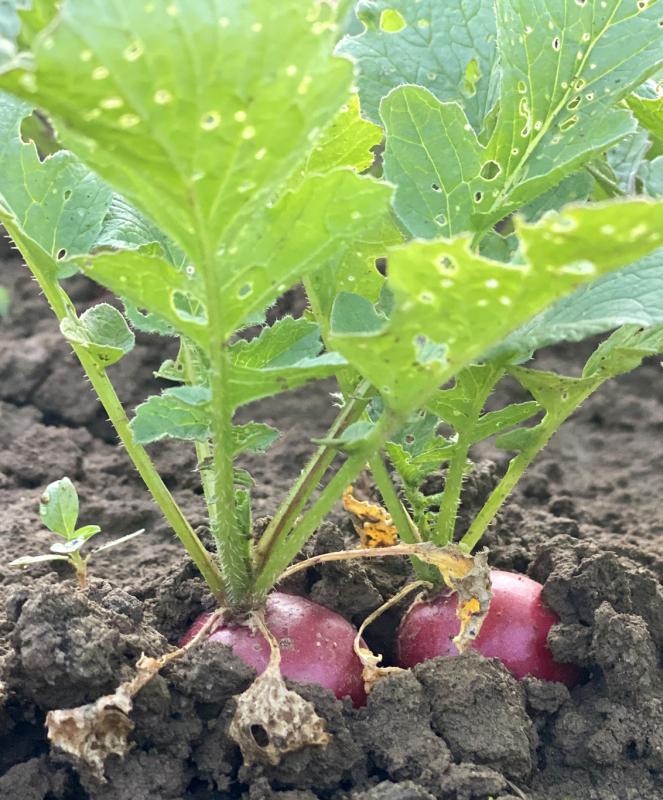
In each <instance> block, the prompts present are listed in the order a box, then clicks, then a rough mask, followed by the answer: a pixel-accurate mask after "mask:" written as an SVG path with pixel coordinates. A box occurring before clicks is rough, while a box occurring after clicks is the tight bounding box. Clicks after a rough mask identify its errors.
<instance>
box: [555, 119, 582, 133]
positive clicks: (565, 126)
mask: <svg viewBox="0 0 663 800" xmlns="http://www.w3.org/2000/svg"><path fill="white" fill-rule="evenodd" d="M577 121H578V117H575V116H574V117H569V118H568V119H565V120H564V121H563V122H560V123H559V129H560V131H569V130H571V128H572V127H573V126H574V125H575V124H576V122H577Z"/></svg>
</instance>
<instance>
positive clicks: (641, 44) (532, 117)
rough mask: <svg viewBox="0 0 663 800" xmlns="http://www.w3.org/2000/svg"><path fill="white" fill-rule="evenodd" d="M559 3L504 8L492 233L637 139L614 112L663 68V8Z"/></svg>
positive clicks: (492, 151)
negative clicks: (611, 149)
mask: <svg viewBox="0 0 663 800" xmlns="http://www.w3.org/2000/svg"><path fill="white" fill-rule="evenodd" d="M560 5H561V7H560V8H559V13H558V14H551V9H550V7H549V6H548V4H547V2H546V0H508V2H504V3H499V4H498V5H497V12H498V13H497V27H498V42H499V51H500V63H501V68H502V69H501V73H502V77H501V85H500V115H499V119H498V122H497V125H496V127H495V132H494V134H493V136H492V138H491V140H490V142H489V143H488V146H487V151H486V155H487V157H488V158H489V159H493V160H494V161H496V162H497V163H498V164H499V165H500V167H501V174H500V177H499V181H498V182H497V184H493V185H492V186H487V187H486V189H485V190H484V191H483V200H482V202H481V205H480V208H479V211H480V212H481V213H482V214H485V216H486V220H485V226H484V227H487V226H488V224H489V221H490V220H497V219H499V218H500V217H503V216H504V215H505V214H506V213H507V212H509V211H511V210H513V209H515V208H518V207H519V206H520V205H522V204H523V203H524V202H526V201H528V200H530V199H532V198H533V197H534V196H536V195H537V194H540V193H541V192H542V191H545V190H546V189H548V188H550V187H551V186H554V185H555V184H556V183H558V182H559V180H560V179H561V178H562V177H563V176H564V175H566V174H569V173H570V172H571V171H572V170H573V169H574V168H576V167H577V166H579V165H580V164H582V163H584V162H586V161H587V160H589V158H591V157H592V156H593V155H594V154H596V153H598V152H601V151H602V150H604V149H605V148H606V147H607V146H608V145H609V144H610V143H613V142H616V141H618V140H619V139H620V138H621V137H622V136H624V135H625V134H627V133H629V132H630V131H631V130H632V129H633V123H632V119H631V118H630V115H629V114H628V113H627V112H626V111H624V110H621V109H616V108H615V106H616V104H617V103H618V102H619V101H620V100H621V99H622V98H624V97H626V96H627V95H628V94H629V93H630V92H631V91H632V90H633V89H634V88H635V87H636V86H639V85H640V84H641V83H642V82H643V80H644V79H645V78H646V77H647V76H648V75H650V74H651V73H653V72H654V71H655V70H656V68H657V66H658V65H659V64H661V63H663V46H662V45H663V28H661V26H660V25H659V21H660V16H661V12H660V8H659V3H658V2H647V0H645V2H641V3H640V2H633V3H625V2H622V0H604V2H602V3H593V2H576V0H565V2H563V3H562V4H560ZM521 31H522V34H521V33H520V32H521ZM617 53H618V54H619V56H618V58H617V57H616V54H617Z"/></svg>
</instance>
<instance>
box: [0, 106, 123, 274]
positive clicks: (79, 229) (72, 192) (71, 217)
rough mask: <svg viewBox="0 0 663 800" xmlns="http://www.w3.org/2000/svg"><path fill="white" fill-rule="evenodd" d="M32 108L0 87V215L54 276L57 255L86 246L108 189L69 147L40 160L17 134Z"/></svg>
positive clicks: (33, 259) (27, 252) (58, 269)
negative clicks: (44, 159) (68, 149)
mask: <svg viewBox="0 0 663 800" xmlns="http://www.w3.org/2000/svg"><path fill="white" fill-rule="evenodd" d="M31 112H32V108H31V107H30V106H28V105H26V104H25V103H22V102H19V101H18V100H15V99H14V98H12V97H9V96H8V95H6V94H4V93H1V92H0V221H2V223H3V224H4V225H5V227H6V228H7V230H8V231H9V233H10V235H11V236H12V238H13V239H14V241H15V242H16V244H17V245H18V246H19V247H20V249H21V252H22V253H23V255H24V257H26V258H27V259H28V260H29V261H30V264H31V266H32V267H34V268H37V269H38V270H39V271H40V272H41V273H42V274H43V275H44V277H45V278H46V279H47V280H49V281H51V282H54V281H55V280H56V278H57V277H58V276H62V275H66V274H70V273H71V269H70V267H67V268H65V269H63V263H62V260H63V259H64V258H65V257H67V256H70V255H73V254H76V253H87V252H89V250H90V248H91V247H92V245H93V244H94V243H95V241H96V239H97V237H98V235H99V232H100V230H101V225H102V220H103V217H104V214H105V213H106V210H107V208H108V206H109V204H110V201H111V196H112V195H111V191H110V189H109V188H108V187H107V186H106V185H105V184H104V183H103V182H102V181H101V180H99V178H97V177H96V176H95V175H93V174H92V173H91V172H90V171H89V170H88V169H87V168H86V167H85V166H84V165H83V164H81V163H80V162H79V161H78V159H76V158H75V157H74V156H73V155H71V153H66V152H58V153H56V154H55V155H53V156H51V157H49V158H48V159H47V160H46V161H44V162H43V163H42V162H41V161H40V160H39V156H38V155H37V151H36V149H35V146H34V144H32V143H31V142H30V143H25V142H23V141H22V139H21V133H20V129H21V122H22V121H23V119H25V118H26V117H28V116H29V115H30V113H31Z"/></svg>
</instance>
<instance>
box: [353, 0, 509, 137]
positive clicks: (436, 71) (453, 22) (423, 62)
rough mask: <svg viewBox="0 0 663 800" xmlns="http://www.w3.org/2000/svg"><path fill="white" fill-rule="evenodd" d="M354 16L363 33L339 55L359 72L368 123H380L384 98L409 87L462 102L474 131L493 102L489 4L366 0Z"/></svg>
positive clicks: (492, 37) (493, 47) (476, 1)
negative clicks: (351, 59) (361, 23)
mask: <svg viewBox="0 0 663 800" xmlns="http://www.w3.org/2000/svg"><path fill="white" fill-rule="evenodd" d="M390 12H391V13H390ZM357 13H358V15H359V18H360V19H361V21H362V22H363V23H364V25H365V31H364V32H363V33H362V34H361V35H359V36H356V37H352V38H347V39H344V40H343V41H342V42H341V45H340V51H341V52H342V53H347V54H348V55H349V56H351V57H352V58H353V59H355V60H356V61H357V63H358V64H359V91H360V94H361V99H362V107H363V109H364V111H365V112H366V114H367V115H368V116H369V117H370V118H371V119H373V120H375V121H379V115H378V109H379V106H380V100H381V99H382V98H383V97H384V96H385V95H387V94H388V93H389V92H390V91H391V90H392V89H394V88H395V87H397V86H400V85H402V84H406V83H412V84H419V85H421V86H426V87H428V88H429V89H430V91H431V92H432V93H433V94H434V95H435V96H436V97H437V98H439V99H440V100H442V101H454V100H455V101H458V102H462V103H463V105H464V106H465V109H466V113H467V116H468V118H469V120H470V122H471V124H472V125H474V127H475V129H476V130H477V131H479V130H481V128H482V127H483V123H484V120H485V118H486V116H487V115H488V112H489V111H490V109H491V107H492V105H493V103H494V102H495V99H496V96H495V85H494V77H495V69H494V68H495V59H496V30H495V13H494V11H493V6H492V3H487V2H485V0H446V2H444V3H441V2H438V0H422V1H421V2H416V3H415V2H412V0H373V1H370V0H369V2H361V3H359V4H358V7H357ZM396 15H397V16H396ZM390 22H391V24H390Z"/></svg>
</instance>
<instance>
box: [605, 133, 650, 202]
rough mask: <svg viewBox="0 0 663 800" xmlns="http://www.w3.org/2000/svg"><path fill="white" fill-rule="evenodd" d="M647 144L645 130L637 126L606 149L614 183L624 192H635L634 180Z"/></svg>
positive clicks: (643, 158)
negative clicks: (633, 130)
mask: <svg viewBox="0 0 663 800" xmlns="http://www.w3.org/2000/svg"><path fill="white" fill-rule="evenodd" d="M649 146H650V141H649V137H648V135H647V131H646V130H645V129H644V128H638V129H637V130H636V131H635V133H633V134H632V135H630V136H626V137H624V139H622V141H621V142H619V144H617V145H615V146H614V147H612V148H611V149H610V150H608V152H607V154H606V156H607V161H608V164H609V166H610V168H611V169H612V171H613V173H614V175H615V178H616V181H615V183H616V185H617V186H618V187H619V189H620V190H621V191H622V192H623V193H624V194H635V189H636V183H635V181H636V178H637V177H638V172H639V171H640V168H641V166H642V163H643V161H644V160H645V154H646V153H647V151H648V150H649Z"/></svg>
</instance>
